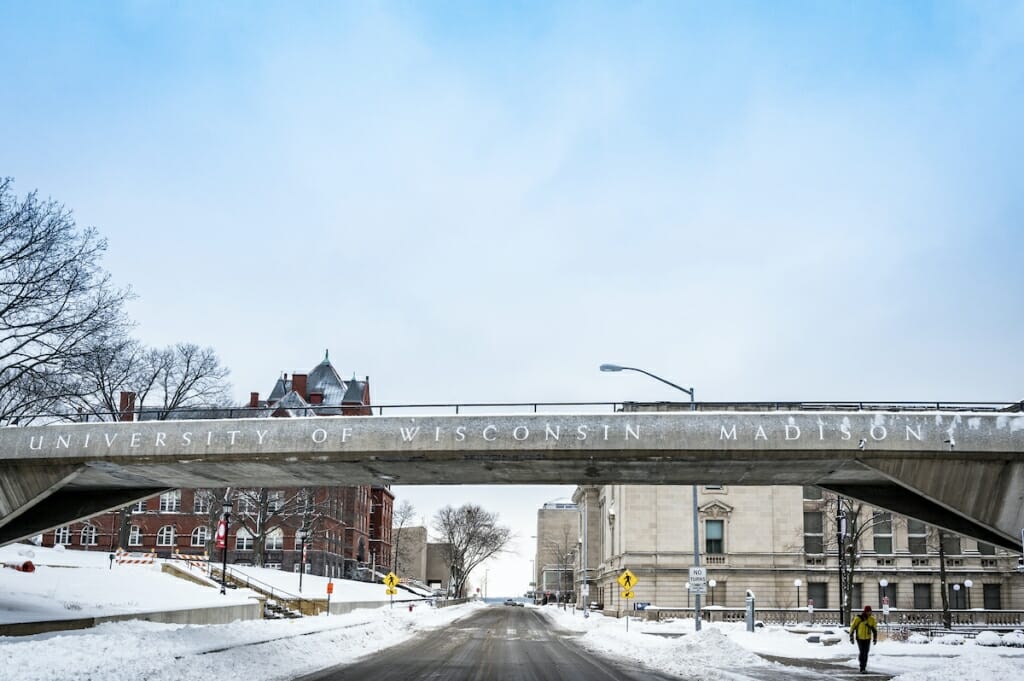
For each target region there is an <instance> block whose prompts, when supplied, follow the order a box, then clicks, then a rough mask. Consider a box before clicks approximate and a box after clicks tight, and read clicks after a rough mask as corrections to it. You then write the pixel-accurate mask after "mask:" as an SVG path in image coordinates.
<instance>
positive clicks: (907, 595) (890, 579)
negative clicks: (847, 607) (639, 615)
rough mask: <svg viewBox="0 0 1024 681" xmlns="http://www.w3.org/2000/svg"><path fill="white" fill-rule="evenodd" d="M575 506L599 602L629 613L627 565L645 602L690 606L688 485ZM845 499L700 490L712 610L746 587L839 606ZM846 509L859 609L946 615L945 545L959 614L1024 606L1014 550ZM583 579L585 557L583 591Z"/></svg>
mask: <svg viewBox="0 0 1024 681" xmlns="http://www.w3.org/2000/svg"><path fill="white" fill-rule="evenodd" d="M574 500H575V501H576V502H577V504H578V505H579V506H580V512H579V513H577V514H576V523H577V532H578V536H579V537H580V541H582V538H583V536H584V532H583V525H582V523H583V519H584V518H587V521H588V531H587V533H586V536H587V544H588V554H589V559H588V563H589V565H590V571H589V576H590V580H591V582H592V584H593V585H594V586H593V587H592V590H591V593H590V599H589V600H590V601H591V602H596V603H598V604H600V607H602V608H604V609H605V610H610V611H621V610H625V609H629V608H630V607H632V603H629V602H623V601H622V600H621V598H620V592H621V589H620V588H619V585H618V584H617V583H616V581H615V580H616V578H617V577H618V575H619V574H621V572H622V571H623V570H625V569H626V568H628V569H629V570H631V571H632V572H633V573H634V574H636V576H637V577H638V582H637V585H636V587H635V589H634V591H635V593H636V601H638V602H649V603H654V604H657V605H660V606H665V607H690V606H692V605H693V599H692V598H691V594H690V593H689V591H688V588H687V587H688V581H687V580H688V569H689V567H690V566H691V565H693V530H692V527H693V523H692V517H693V516H692V507H693V503H692V487H691V486H689V485H663V486H643V485H604V486H581V487H579V488H577V490H576V493H575V495H574ZM839 503H840V502H839V501H838V499H837V497H836V496H835V495H832V494H829V493H823V492H822V490H821V489H819V488H817V487H810V486H808V487H795V486H771V487H766V486H761V487H754V486H749V487H744V486H731V485H730V486H723V485H702V486H699V487H698V520H699V523H698V525H699V528H700V529H699V531H700V536H699V546H700V551H701V564H702V565H704V566H705V567H707V570H708V579H709V580H714V587H712V588H710V589H709V590H708V594H707V595H706V596H705V597H704V605H705V606H723V607H737V608H738V607H742V606H743V605H744V601H745V594H746V591H747V590H748V589H749V590H751V591H753V592H754V593H755V594H756V596H757V601H758V604H759V606H761V607H768V608H795V607H797V606H799V607H800V608H805V607H806V606H807V604H808V602H809V601H813V605H814V607H815V608H817V609H828V608H833V609H834V608H838V607H839V577H838V569H839V551H838V546H837V539H836V519H835V518H836V511H837V508H838V506H837V504H839ZM843 508H844V509H845V510H846V512H847V513H848V515H849V516H850V534H849V537H848V539H847V540H846V546H847V547H849V545H850V544H851V543H852V544H853V545H854V546H855V550H854V551H853V553H852V554H845V555H853V556H854V560H855V565H854V566H853V590H852V594H851V601H852V602H851V605H852V607H853V608H854V609H859V608H860V607H862V605H865V604H868V605H872V606H873V607H874V608H875V609H876V610H877V609H879V606H880V604H881V603H882V599H883V597H885V598H888V601H889V604H890V606H891V607H892V608H898V609H902V610H911V609H917V610H929V609H939V608H941V591H940V589H941V588H942V586H941V577H940V565H939V564H940V557H939V547H940V544H941V546H942V548H943V553H944V557H943V559H944V562H945V571H946V580H945V584H946V592H947V595H948V597H949V601H950V606H951V607H952V608H953V609H966V608H970V607H973V608H979V607H984V608H986V609H990V610H1010V609H1014V610H1016V609H1024V575H1022V574H1020V573H1018V571H1017V569H1016V567H1017V556H1016V555H1015V554H1012V553H1010V552H1008V551H1004V550H1002V549H997V548H995V547H993V546H991V545H988V544H984V543H981V542H977V541H975V540H973V539H969V538H965V537H959V536H957V535H952V534H945V535H944V536H942V537H941V540H940V535H939V533H938V531H937V530H935V529H934V528H930V527H927V526H925V525H924V524H923V523H920V522H916V521H913V520H909V519H906V518H902V517H900V516H895V515H892V514H889V513H886V512H884V511H880V510H878V509H874V508H871V507H868V506H866V505H859V504H857V503H852V504H850V503H849V502H848V501H845V502H843ZM854 517H856V519H857V520H856V521H854ZM595 530H596V531H595ZM583 576H584V571H583V569H582V565H581V563H580V558H579V557H577V560H576V582H577V584H580V583H582V579H583ZM709 585H710V582H709ZM582 600H583V599H582V598H581V597H578V598H577V602H579V603H580V604H582Z"/></svg>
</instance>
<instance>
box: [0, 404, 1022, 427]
mask: <svg viewBox="0 0 1024 681" xmlns="http://www.w3.org/2000/svg"><path fill="white" fill-rule="evenodd" d="M675 405H679V406H680V409H679V411H690V409H691V405H690V403H689V402H680V401H673V400H660V401H640V400H626V401H617V402H559V401H554V402H428V403H424V404H401V403H399V404H374V405H362V406H360V405H352V406H340V407H339V406H330V407H324V406H320V405H310V406H308V407H300V408H297V409H296V410H294V411H306V412H309V413H310V416H319V415H320V412H324V411H338V410H348V411H355V410H367V411H369V415H372V414H373V413H374V412H376V414H377V415H378V416H383V415H384V413H385V412H395V411H402V412H408V411H410V410H421V411H422V410H431V411H433V410H437V411H440V412H442V413H444V412H451V413H454V414H457V415H458V414H463V413H464V412H465V411H466V410H470V409H492V410H502V411H508V410H527V411H530V412H532V413H535V414H537V413H542V410H544V411H543V413H547V410H552V409H556V408H557V409H564V408H566V407H574V408H594V407H601V408H605V409H608V410H609V411H611V412H620V411H636V410H638V408H642V407H653V406H664V407H671V406H675ZM693 408H694V410H695V411H896V412H900V411H932V410H934V411H971V412H1018V413H1019V412H1024V400H1018V401H1002V402H976V401H956V400H949V401H930V400H929V401H914V400H862V401H857V400H821V401H807V400H788V401H781V400H776V401H768V402H761V401H750V402H740V401H729V402H708V401H704V402H697V403H695V404H694V405H693ZM159 411H162V410H160V409H158V408H155V407H145V406H143V407H138V408H136V409H134V410H132V412H131V413H132V415H133V416H134V417H136V419H138V420H146V416H147V415H151V414H154V413H156V412H159ZM272 411H273V410H272V409H270V408H268V407H248V406H245V407H241V406H239V407H188V408H181V409H175V410H174V415H176V416H186V417H189V416H191V418H192V419H197V418H206V419H209V420H227V419H237V418H258V416H256V415H257V414H258V415H266V416H269V415H270V414H271V412H272ZM665 411H674V410H671V409H666V410H665ZM555 413H557V412H555ZM123 417H124V415H122V414H84V413H79V412H75V413H60V412H50V413H41V414H24V415H20V416H18V417H16V418H14V419H11V422H10V423H8V424H6V425H9V426H16V425H18V423H19V422H20V421H27V422H32V421H34V420H36V419H52V420H57V421H64V422H90V421H98V422H103V421H108V420H121V419H123ZM168 420H191V419H168Z"/></svg>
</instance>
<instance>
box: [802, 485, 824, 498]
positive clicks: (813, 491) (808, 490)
mask: <svg viewBox="0 0 1024 681" xmlns="http://www.w3.org/2000/svg"><path fill="white" fill-rule="evenodd" d="M804 499H805V500H807V501H817V500H818V499H821V488H820V487H818V486H817V485H804Z"/></svg>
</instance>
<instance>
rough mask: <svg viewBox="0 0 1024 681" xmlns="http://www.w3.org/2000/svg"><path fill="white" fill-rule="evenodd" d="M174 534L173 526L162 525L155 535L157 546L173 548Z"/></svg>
mask: <svg viewBox="0 0 1024 681" xmlns="http://www.w3.org/2000/svg"><path fill="white" fill-rule="evenodd" d="M174 540H175V532H174V525H164V526H163V527H161V528H160V531H159V532H157V533H156V545H157V546H174Z"/></svg>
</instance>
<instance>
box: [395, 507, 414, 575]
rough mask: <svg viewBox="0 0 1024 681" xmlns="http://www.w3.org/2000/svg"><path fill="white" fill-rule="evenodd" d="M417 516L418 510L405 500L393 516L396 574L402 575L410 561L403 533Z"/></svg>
mask: <svg viewBox="0 0 1024 681" xmlns="http://www.w3.org/2000/svg"><path fill="white" fill-rule="evenodd" d="M415 515H416V508H415V507H414V506H413V505H412V503H411V502H410V501H409V500H408V499H405V500H403V501H401V502H400V503H399V504H398V506H397V507H396V508H395V510H394V511H393V512H392V514H391V526H392V531H391V536H392V539H393V541H394V546H392V557H391V565H392V569H393V570H394V571H395V574H397V575H401V574H402V573H403V571H404V570H405V568H406V565H407V564H408V563H409V561H410V556H408V555H407V554H408V553H409V547H408V543H403V542H402V533H403V531H404V530H405V526H406V525H407V524H408V523H409V521H410V520H412V519H413V516H415Z"/></svg>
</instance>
